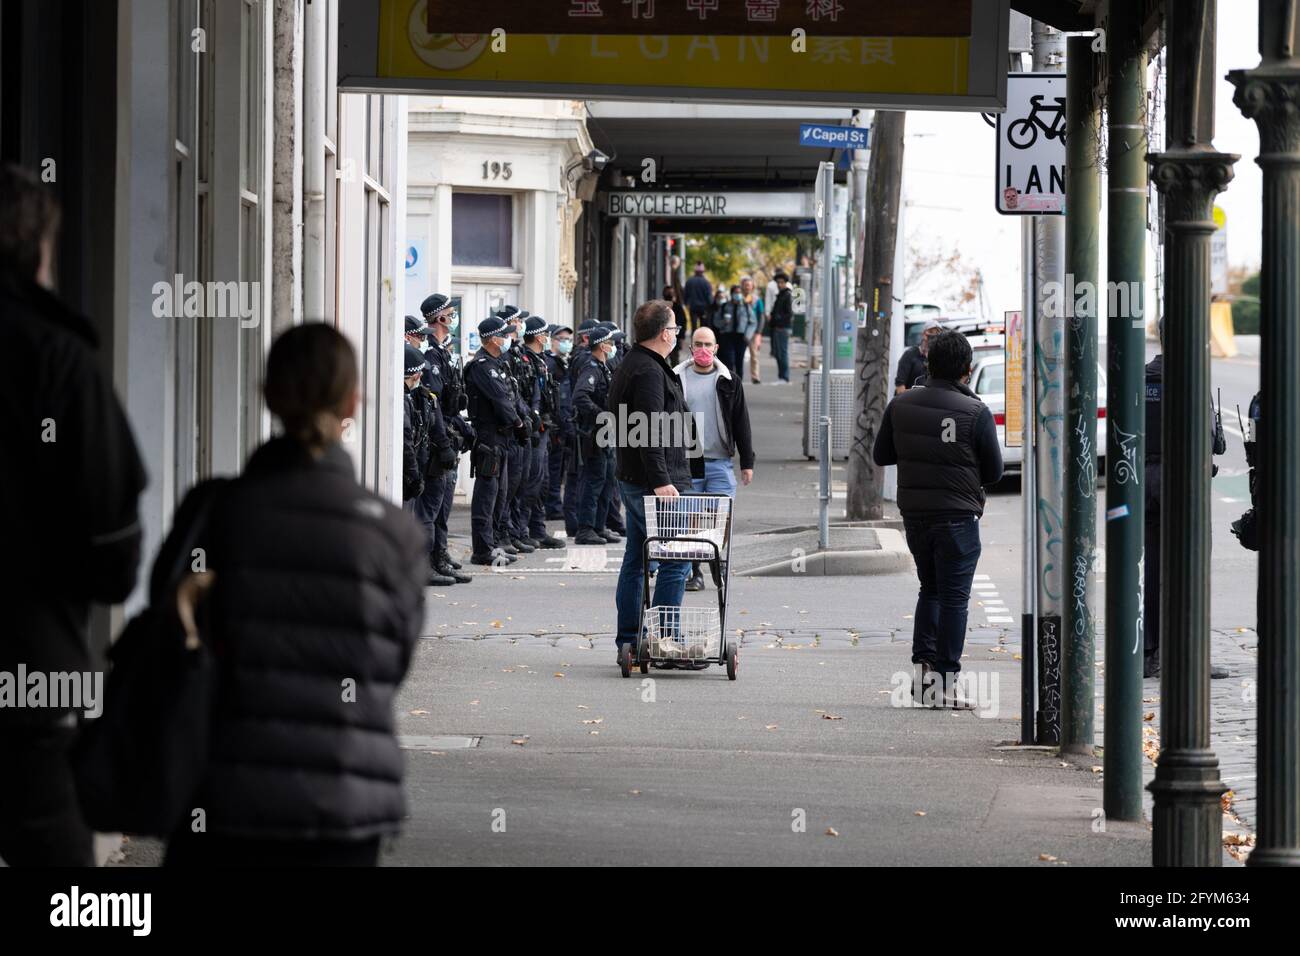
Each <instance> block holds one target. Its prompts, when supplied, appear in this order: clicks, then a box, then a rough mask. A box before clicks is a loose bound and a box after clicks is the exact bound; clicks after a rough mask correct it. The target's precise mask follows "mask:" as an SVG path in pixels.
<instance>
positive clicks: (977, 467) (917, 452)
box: [872, 379, 1002, 518]
mask: <svg viewBox="0 0 1300 956" xmlns="http://www.w3.org/2000/svg"><path fill="white" fill-rule="evenodd" d="M872 457H873V458H874V459H875V462H876V464H877V465H897V466H898V510H899V511H901V512H902V513H903V517H904V518H941V517H957V516H961V515H971V514H973V515H982V514H983V513H984V486H985V485H991V484H994V483H995V482H997V481H998V479H1000V478H1001V477H1002V448H1001V446H1000V445H999V444H998V432H997V426H996V425H995V424H994V422H993V413H992V412H991V411H989V407H988V406H987V405H985V404H984V403H983V402H982V401H980V400H979V399H978V398H976V397H975V393H974V392H972V391H971V390H970V389H969V388H967V387H966V386H965V385H962V384H959V383H957V382H950V381H946V380H944V379H931V380H930V382H929V384H928V385H926V386H925V387H923V388H913V389H910V390H908V391H906V392H903V393H902V394H901V395H898V396H896V397H895V398H894V399H893V400H892V401H891V402H890V403H889V405H888V406H886V408H885V417H884V419H883V420H882V421H881V423H880V433H879V434H878V435H876V444H875V447H874V448H873V449H872Z"/></svg>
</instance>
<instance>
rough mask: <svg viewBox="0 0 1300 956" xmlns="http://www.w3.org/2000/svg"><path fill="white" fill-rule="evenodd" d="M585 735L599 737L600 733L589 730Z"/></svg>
mask: <svg viewBox="0 0 1300 956" xmlns="http://www.w3.org/2000/svg"><path fill="white" fill-rule="evenodd" d="M587 733H589V734H591V735H592V736H593V737H599V736H600V731H599V730H589V731H587Z"/></svg>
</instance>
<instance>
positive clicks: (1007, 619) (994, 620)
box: [989, 617, 1014, 624]
mask: <svg viewBox="0 0 1300 956" xmlns="http://www.w3.org/2000/svg"><path fill="white" fill-rule="evenodd" d="M1013 620H1014V618H1010V617H990V618H989V623H990V624H1011V623H1012V622H1013Z"/></svg>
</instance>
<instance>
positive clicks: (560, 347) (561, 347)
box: [555, 339, 573, 355]
mask: <svg viewBox="0 0 1300 956" xmlns="http://www.w3.org/2000/svg"><path fill="white" fill-rule="evenodd" d="M555 349H556V351H557V352H559V353H560V354H561V355H568V354H569V353H570V352H572V351H573V342H571V341H570V340H569V339H565V340H564V341H562V342H557V343H555Z"/></svg>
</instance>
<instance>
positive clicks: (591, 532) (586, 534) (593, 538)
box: [573, 528, 609, 546]
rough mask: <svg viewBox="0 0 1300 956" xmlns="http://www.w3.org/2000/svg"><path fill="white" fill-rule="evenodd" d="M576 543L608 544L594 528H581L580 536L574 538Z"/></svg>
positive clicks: (579, 530)
mask: <svg viewBox="0 0 1300 956" xmlns="http://www.w3.org/2000/svg"><path fill="white" fill-rule="evenodd" d="M573 543H574V544H599V545H602V546H603V545H606V544H608V543H609V542H608V541H606V540H605V539H604V538H603V537H602V536H601V535H600V533H599V532H598V531H596V530H595V529H594V528H579V529H578V536H577V537H576V538H574V539H573Z"/></svg>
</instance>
